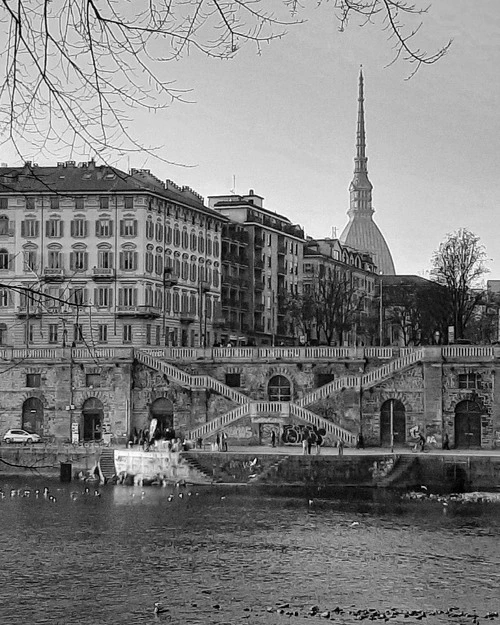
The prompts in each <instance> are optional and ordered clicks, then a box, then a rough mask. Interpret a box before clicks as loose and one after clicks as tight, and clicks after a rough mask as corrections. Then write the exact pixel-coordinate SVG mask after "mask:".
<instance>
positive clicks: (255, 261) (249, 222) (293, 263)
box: [208, 190, 305, 345]
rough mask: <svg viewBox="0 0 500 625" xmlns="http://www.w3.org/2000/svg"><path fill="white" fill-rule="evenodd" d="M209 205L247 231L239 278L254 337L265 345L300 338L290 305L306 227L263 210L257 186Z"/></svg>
mask: <svg viewBox="0 0 500 625" xmlns="http://www.w3.org/2000/svg"><path fill="white" fill-rule="evenodd" d="M208 205H209V207H210V208H212V209H213V210H215V211H217V212H218V213H220V214H221V215H222V216H224V217H226V218H227V219H229V220H230V221H231V222H234V223H237V224H241V225H242V226H243V227H244V228H245V230H246V231H247V233H248V248H247V249H248V265H245V264H243V265H241V267H240V268H239V278H241V279H244V280H246V281H247V283H248V296H247V297H248V299H246V298H245V299H244V301H245V306H246V302H248V309H249V311H252V314H251V315H249V317H248V334H249V336H251V337H252V339H251V340H252V341H255V343H256V344H262V345H266V344H267V345H271V344H275V345H279V344H281V343H286V344H289V343H295V342H297V341H298V335H297V336H295V334H294V332H295V329H294V327H293V325H292V324H291V323H290V322H289V320H288V314H287V304H288V301H289V298H290V296H293V295H297V294H298V293H299V291H300V288H301V283H302V260H303V248H304V243H305V238H304V231H303V229H302V228H301V227H300V226H297V225H294V224H292V223H291V221H290V220H289V219H288V218H287V217H284V216H283V215H279V214H278V213H274V212H272V211H270V210H268V209H266V208H264V198H262V197H261V196H259V195H257V194H255V193H254V191H253V190H250V191H249V193H248V195H218V196H211V197H209V198H208ZM245 262H246V260H245ZM240 301H241V300H240ZM222 306H223V307H224V297H223V300H222Z"/></svg>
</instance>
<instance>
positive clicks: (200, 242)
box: [198, 232, 205, 254]
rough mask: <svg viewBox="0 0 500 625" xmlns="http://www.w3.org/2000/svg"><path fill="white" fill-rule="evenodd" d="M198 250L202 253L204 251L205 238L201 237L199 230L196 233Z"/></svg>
mask: <svg viewBox="0 0 500 625" xmlns="http://www.w3.org/2000/svg"><path fill="white" fill-rule="evenodd" d="M198 251H199V252H200V254H203V253H204V251H205V239H204V238H203V235H202V234H201V232H200V234H199V235H198Z"/></svg>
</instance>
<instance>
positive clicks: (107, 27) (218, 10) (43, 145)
mask: <svg viewBox="0 0 500 625" xmlns="http://www.w3.org/2000/svg"><path fill="white" fill-rule="evenodd" d="M419 1H420V0H419ZM330 4H332V5H333V8H334V12H335V15H336V18H337V19H338V20H339V26H340V30H344V29H345V28H346V26H347V24H348V23H349V21H350V20H352V19H353V18H357V21H358V23H359V22H360V21H361V24H362V25H372V24H377V23H378V25H379V26H381V27H382V28H384V29H385V30H386V31H387V35H388V39H389V41H390V44H391V45H392V46H393V48H394V58H393V62H394V61H396V60H397V59H399V58H402V59H404V60H406V61H407V62H409V63H410V64H412V73H413V72H414V71H416V70H417V69H418V68H419V67H420V66H421V65H423V64H424V65H425V64H432V63H435V62H436V61H437V60H439V59H440V58H441V57H442V56H443V54H444V53H445V52H446V51H447V49H448V47H449V45H450V44H449V43H448V44H446V45H445V46H444V47H442V48H440V49H439V50H438V51H437V52H433V53H427V52H425V51H423V50H421V49H420V48H418V46H417V45H414V38H415V37H416V35H417V32H418V30H419V28H420V24H421V22H420V18H421V17H422V16H423V14H424V13H425V12H426V11H427V7H419V6H418V5H417V4H416V3H415V4H413V3H411V2H408V1H407V0H334V1H333V2H331V3H330ZM305 8H306V7H302V5H300V4H299V3H298V2H297V0H280V2H278V3H273V4H270V0H158V1H157V2H151V1H150V0H134V2H127V1H125V0H102V1H100V2H97V1H96V0H0V27H1V31H0V32H1V33H2V34H1V35H0V45H1V50H2V51H3V52H2V61H3V63H4V68H3V80H2V81H1V82H0V133H1V135H2V138H3V141H4V142H7V141H8V142H10V143H11V144H13V145H14V146H15V148H16V150H17V151H18V153H19V155H20V156H21V157H23V158H26V157H29V158H36V157H37V155H38V154H44V155H46V154H47V153H49V152H50V151H51V150H52V149H55V148H57V149H61V148H64V149H65V150H66V151H67V152H68V153H70V154H71V153H72V152H73V151H83V152H84V153H85V154H87V155H90V156H98V157H101V158H102V159H104V160H106V161H108V162H109V160H110V156H111V155H113V157H114V158H116V156H119V155H120V154H123V153H124V152H127V151H134V150H144V149H145V146H142V145H140V144H139V143H138V141H137V138H136V137H135V136H134V134H133V132H131V131H130V130H129V120H130V114H131V112H132V111H133V110H134V109H137V108H142V109H145V110H147V111H155V110H158V109H162V108H164V107H166V106H168V105H169V104H170V103H171V102H172V101H173V100H183V99H184V98H186V97H188V95H187V93H186V92H185V91H182V90H179V89H177V88H176V87H175V86H174V85H173V84H172V83H171V82H169V81H168V80H165V79H164V77H163V75H162V71H161V68H162V66H163V65H165V63H167V62H168V61H172V60H176V59H179V58H180V57H182V56H183V55H186V54H188V53H189V52H190V51H197V52H200V53H202V54H205V55H208V56H211V57H219V58H231V57H233V56H234V55H235V54H236V53H237V52H238V50H239V49H240V48H241V46H242V45H244V44H245V43H249V42H251V43H253V44H255V45H256V46H257V48H259V47H260V46H261V45H262V44H263V43H265V42H270V41H272V40H273V39H276V38H280V37H282V36H283V35H284V34H285V32H286V29H287V27H289V26H291V25H292V24H297V23H300V21H302V15H305V13H304V11H305ZM415 20H417V22H418V23H417V25H416V26H412V22H414V21H415ZM151 149H154V146H151ZM156 155H157V154H156Z"/></svg>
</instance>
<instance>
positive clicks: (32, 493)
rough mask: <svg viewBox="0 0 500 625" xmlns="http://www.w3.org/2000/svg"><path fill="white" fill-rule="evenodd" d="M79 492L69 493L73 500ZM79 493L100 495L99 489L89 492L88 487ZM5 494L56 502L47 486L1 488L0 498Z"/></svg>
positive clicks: (5, 495) (3, 497)
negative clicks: (41, 488) (41, 487)
mask: <svg viewBox="0 0 500 625" xmlns="http://www.w3.org/2000/svg"><path fill="white" fill-rule="evenodd" d="M79 495H80V493H78V492H76V491H71V493H70V497H71V499H72V500H73V501H75V500H76V499H78V497H79ZM81 495H84V496H86V497H89V496H93V497H100V496H101V492H100V491H99V490H94V492H91V490H90V488H87V487H86V488H85V489H84V490H83V491H82V493H81ZM7 496H10V497H34V498H35V499H40V498H42V499H47V500H48V501H50V502H52V503H56V502H57V498H56V497H55V495H53V494H52V493H51V492H50V490H49V488H48V486H45V488H43V490H40V489H39V488H35V489H33V490H32V489H29V488H11V489H10V490H7V491H4V490H3V489H0V499H5V498H6V497H7Z"/></svg>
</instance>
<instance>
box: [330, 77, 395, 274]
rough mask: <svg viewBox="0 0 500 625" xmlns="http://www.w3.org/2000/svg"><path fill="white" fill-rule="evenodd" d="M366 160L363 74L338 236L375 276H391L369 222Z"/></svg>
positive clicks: (386, 249)
mask: <svg viewBox="0 0 500 625" xmlns="http://www.w3.org/2000/svg"><path fill="white" fill-rule="evenodd" d="M367 162H368V158H367V156H366V136H365V111H364V94H363V72H362V71H360V73H359V97H358V126H357V132H356V158H355V159H354V177H353V179H352V182H351V186H350V187H349V193H350V208H349V210H348V211H347V214H348V215H349V223H348V224H347V226H346V227H345V228H344V231H343V232H342V234H341V235H340V241H341V243H343V244H344V245H348V246H349V247H352V248H354V249H357V250H360V251H363V252H368V253H369V254H370V255H371V256H372V258H373V262H374V263H375V264H376V265H377V270H378V271H379V273H382V274H384V275H389V276H393V275H395V273H396V271H395V269H394V262H393V260H392V256H391V252H390V250H389V246H388V245H387V243H386V241H385V239H384V235H383V234H382V233H381V232H380V230H379V228H378V226H377V224H376V223H375V222H374V221H373V213H374V210H373V208H372V188H373V187H372V183H371V182H370V180H369V179H368V167H367Z"/></svg>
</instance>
